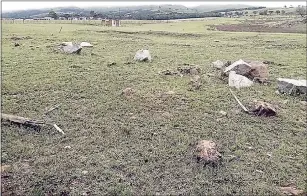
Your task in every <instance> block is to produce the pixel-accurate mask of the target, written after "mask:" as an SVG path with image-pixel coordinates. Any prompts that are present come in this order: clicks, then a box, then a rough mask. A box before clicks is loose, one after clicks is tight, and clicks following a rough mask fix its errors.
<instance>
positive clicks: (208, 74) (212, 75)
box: [207, 73, 215, 77]
mask: <svg viewBox="0 0 307 196" xmlns="http://www.w3.org/2000/svg"><path fill="white" fill-rule="evenodd" d="M207 76H210V77H214V76H215V75H214V74H212V73H207Z"/></svg>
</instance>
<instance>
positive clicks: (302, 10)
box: [295, 6, 307, 23]
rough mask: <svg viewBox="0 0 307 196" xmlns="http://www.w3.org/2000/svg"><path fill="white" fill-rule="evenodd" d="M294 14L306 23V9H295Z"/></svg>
mask: <svg viewBox="0 0 307 196" xmlns="http://www.w3.org/2000/svg"><path fill="white" fill-rule="evenodd" d="M295 11H296V13H297V14H299V15H301V17H302V18H303V21H304V22H305V23H306V22H307V10H306V7H303V6H302V7H297V8H296V10H295Z"/></svg>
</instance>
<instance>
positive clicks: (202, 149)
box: [195, 140, 222, 164]
mask: <svg viewBox="0 0 307 196" xmlns="http://www.w3.org/2000/svg"><path fill="white" fill-rule="evenodd" d="M195 151H196V158H197V160H198V161H204V162H205V163H206V164H207V163H215V164H216V163H218V161H219V160H220V159H221V157H222V155H221V154H220V153H219V152H218V151H217V147H216V144H215V143H214V142H213V141H209V140H202V141H199V142H198V144H197V146H196V150H195Z"/></svg>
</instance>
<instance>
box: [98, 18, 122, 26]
mask: <svg viewBox="0 0 307 196" xmlns="http://www.w3.org/2000/svg"><path fill="white" fill-rule="evenodd" d="M102 25H104V26H109V27H111V26H112V27H120V26H121V24H120V20H113V19H111V20H109V19H105V20H102Z"/></svg>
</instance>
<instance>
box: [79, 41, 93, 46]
mask: <svg viewBox="0 0 307 196" xmlns="http://www.w3.org/2000/svg"><path fill="white" fill-rule="evenodd" d="M80 46H81V47H93V45H92V44H90V43H88V42H81V44H80Z"/></svg>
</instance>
